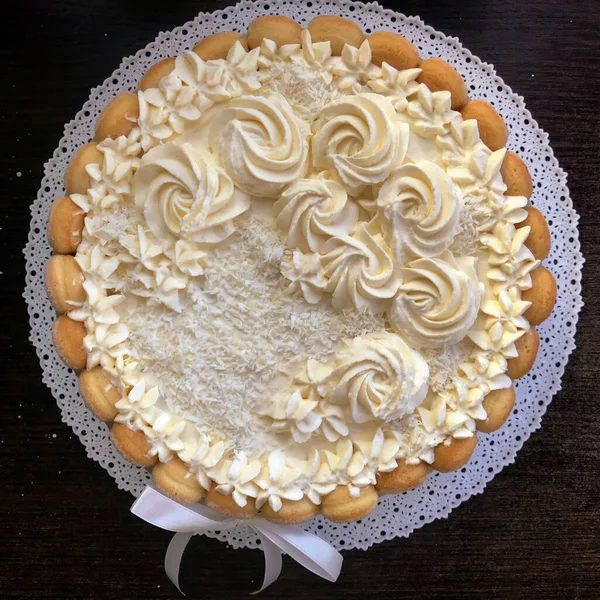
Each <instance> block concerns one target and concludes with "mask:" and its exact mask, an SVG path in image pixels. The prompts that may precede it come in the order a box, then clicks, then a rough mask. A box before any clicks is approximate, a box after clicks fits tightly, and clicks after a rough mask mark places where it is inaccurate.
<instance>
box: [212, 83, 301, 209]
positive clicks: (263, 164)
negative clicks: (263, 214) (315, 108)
mask: <svg viewBox="0 0 600 600" xmlns="http://www.w3.org/2000/svg"><path fill="white" fill-rule="evenodd" d="M202 126H205V127H208V144H209V146H210V149H211V151H212V152H213V153H214V154H215V156H216V157H217V161H218V162H219V164H221V165H223V167H224V169H225V171H226V172H227V173H228V175H229V176H230V177H231V179H232V180H233V181H234V182H235V184H236V186H237V187H239V188H240V189H241V190H242V191H244V192H246V193H248V194H250V195H252V196H259V197H269V198H272V197H275V196H278V195H279V193H280V192H281V191H282V190H283V188H284V187H286V186H287V185H289V184H290V183H292V182H294V181H296V180H297V179H299V178H301V177H303V176H304V174H305V172H306V169H307V166H308V163H307V157H308V142H307V137H308V135H309V131H308V125H306V124H305V123H304V122H303V121H300V119H298V118H297V117H296V115H295V114H294V111H293V110H292V107H291V106H290V105H289V104H288V102H287V100H286V99H285V98H284V97H283V96H281V95H280V94H274V93H273V94H270V95H269V96H267V97H261V96H241V97H240V98H236V99H234V100H231V101H229V102H227V103H224V104H221V105H218V106H215V107H214V108H213V109H212V110H210V111H208V112H207V113H206V114H205V116H204V117H203V120H202Z"/></svg>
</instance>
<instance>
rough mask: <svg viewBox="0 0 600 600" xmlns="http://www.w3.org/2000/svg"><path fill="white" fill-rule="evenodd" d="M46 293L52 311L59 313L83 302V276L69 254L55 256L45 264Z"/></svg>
mask: <svg viewBox="0 0 600 600" xmlns="http://www.w3.org/2000/svg"><path fill="white" fill-rule="evenodd" d="M46 292H47V293H48V298H49V300H50V302H51V303H52V306H54V310H56V312H59V313H66V312H69V311H70V310H73V309H74V308H77V307H78V306H80V305H81V304H82V303H83V301H84V300H85V290H84V289H83V274H82V273H81V269H80V268H79V265H78V264H77V261H76V260H75V259H74V258H73V257H72V256H70V255H69V254H55V255H54V256H52V257H51V258H50V260H49V261H48V262H47V264H46Z"/></svg>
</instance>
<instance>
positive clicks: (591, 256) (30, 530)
mask: <svg viewBox="0 0 600 600" xmlns="http://www.w3.org/2000/svg"><path fill="white" fill-rule="evenodd" d="M267 1H268V0H267ZM385 4H386V5H387V6H388V7H390V8H394V9H396V10H400V11H403V12H405V13H406V14H419V15H421V16H422V18H423V19H424V20H425V21H426V22H427V23H428V24H430V25H432V26H434V27H435V28H437V29H440V30H442V31H444V32H445V33H446V34H450V35H454V36H458V37H459V38H460V39H461V41H462V42H463V43H464V44H465V46H466V47H468V48H469V49H470V50H471V51H473V52H474V53H475V54H477V55H478V56H479V57H481V58H482V59H483V60H485V61H487V62H490V63H493V64H494V65H495V66H496V69H497V71H498V73H499V74H500V76H501V77H503V78H504V80H505V81H506V82H507V83H508V84H509V85H510V86H511V87H512V88H513V90H515V91H517V92H518V93H520V94H521V95H523V96H524V97H525V98H526V101H527V106H528V108H529V109H530V110H531V112H532V113H533V115H534V116H535V118H536V119H537V120H538V122H539V123H540V125H541V126H542V127H543V128H544V129H545V130H546V131H547V132H549V134H550V139H551V143H552V146H553V148H554V151H555V153H556V155H557V157H558V159H559V161H560V164H561V166H562V167H563V168H564V169H565V170H566V171H567V172H568V173H569V184H570V189H571V195H572V197H573V200H574V203H575V206H576V207H577V210H578V211H579V213H580V215H581V216H582V219H581V226H580V233H581V240H582V246H583V252H584V255H585V257H586V259H587V263H586V266H585V270H584V300H585V303H586V305H585V307H584V309H583V312H582V315H581V320H580V326H579V330H578V336H577V344H578V349H577V351H576V352H575V354H574V355H573V356H572V357H571V360H570V362H569V365H568V367H567V372H566V374H565V377H564V379H563V391H562V392H560V393H559V394H558V395H557V396H556V398H555V400H554V402H553V403H552V405H551V406H550V408H549V410H548V413H547V414H546V416H545V417H544V419H543V426H542V429H541V430H540V431H538V432H536V433H535V434H534V435H533V436H532V438H531V439H530V440H529V441H528V442H527V443H526V444H525V447H524V448H523V450H522V451H521V452H520V453H519V455H518V457H517V459H516V461H515V464H513V465H511V466H510V467H508V468H506V469H505V470H504V471H503V472H502V473H501V474H500V475H498V476H497V477H496V478H495V479H494V480H493V482H492V483H491V484H490V485H488V487H487V489H486V491H485V493H484V494H483V495H480V496H476V497H474V498H472V499H471V500H469V501H467V502H465V503H464V504H463V505H461V506H460V507H459V508H458V509H456V510H455V511H454V512H453V513H452V514H451V516H450V518H448V519H447V520H442V521H437V522H435V523H433V524H431V525H428V526H426V527H424V528H422V529H421V530H419V531H417V532H416V533H414V534H413V535H412V536H411V537H410V538H409V539H399V540H395V541H393V542H387V543H383V544H379V545H377V546H375V547H373V548H371V549H370V550H369V551H368V552H363V551H352V552H347V553H345V555H344V556H345V564H344V569H343V572H342V575H341V577H340V579H339V581H338V582H337V584H331V583H327V582H324V581H323V580H320V579H318V578H317V577H315V576H312V575H310V574H308V573H306V572H305V571H304V570H303V569H302V568H301V567H299V566H298V565H296V564H294V563H293V562H292V561H291V560H288V559H286V560H285V561H284V571H283V574H282V577H281V578H280V580H279V581H278V582H277V583H276V584H274V585H273V586H272V587H271V588H269V589H268V590H267V591H266V592H264V593H263V594H262V596H261V597H262V598H305V597H309V596H310V597H314V598H334V599H335V598H344V599H346V598H365V597H377V598H379V597H382V598H383V597H390V598H400V599H404V600H409V599H427V598H441V599H459V598H460V599H465V598H466V599H471V598H482V599H486V600H489V599H492V598H499V599H503V600H504V599H513V598H515V599H520V598H527V599H528V600H548V599H550V598H568V599H584V598H600V591H599V590H600V525H599V523H600V508H599V501H600V484H599V481H600V480H599V476H600V470H599V468H598V464H599V462H600V402H599V394H598V384H599V378H598V369H599V365H600V339H599V335H598V334H599V330H600V327H599V325H598V318H599V316H598V315H599V313H598V308H599V303H600V266H599V265H600V262H599V250H600V228H599V220H598V213H599V208H598V207H599V205H600V149H599V147H598V145H599V141H600V125H599V116H598V115H599V110H600V37H599V31H600V3H599V2H598V1H597V0H586V1H583V0H578V1H577V0H574V1H571V2H568V1H565V0H530V1H523V0H486V1H482V0H462V1H461V2H457V1H453V2H451V1H444V0H429V1H428V2H417V1H410V0H406V1H404V2H385ZM224 6H226V3H224V2H214V1H211V2H193V1H180V2H156V1H154V0H144V1H143V2H142V1H140V0H123V1H121V2H105V1H101V0H88V1H87V2H78V1H74V0H52V1H48V0H46V1H42V0H40V1H32V0H21V1H20V2H14V3H11V4H10V10H9V9H8V7H5V9H4V11H3V17H2V20H1V24H0V28H1V36H0V52H1V57H2V62H1V64H2V71H1V81H2V83H1V88H0V89H1V92H0V140H1V142H0V143H1V146H0V148H1V150H0V173H1V174H0V192H1V193H0V204H1V210H0V247H1V251H0V271H1V272H2V274H1V275H0V304H1V306H2V319H3V323H2V327H1V328H0V348H1V349H2V360H1V362H0V369H1V372H2V404H3V406H4V409H3V412H2V413H1V417H0V472H1V473H2V484H1V487H0V597H2V598H19V599H20V598H39V599H50V598H69V599H79V598H93V599H104V598H119V599H121V598H140V599H142V598H143V599H154V598H178V597H179V596H178V594H177V592H176V590H174V588H173V587H172V586H171V585H170V583H169V581H168V579H167V578H166V576H165V575H164V573H163V568H162V562H163V555H164V551H165V548H166V545H167V543H168V541H169V538H170V535H169V534H168V533H166V532H163V531H160V530H158V529H154V528H153V527H151V526H149V525H146V524H145V523H142V522H141V521H139V520H138V519H136V518H135V517H133V516H131V515H130V514H129V507H130V504H131V501H132V498H131V496H130V495H129V494H127V493H125V492H122V491H120V490H119V489H118V488H117V486H116V485H115V482H114V481H113V480H112V479H111V478H110V477H109V476H108V475H107V474H106V473H105V472H104V470H103V469H102V468H101V467H100V466H99V465H97V464H96V463H94V462H93V461H91V460H89V459H88V458H87V457H86V454H85V451H84V449H83V447H82V446H81V444H80V443H79V441H78V439H77V438H76V437H75V436H74V434H73V433H72V432H71V431H70V429H69V428H67V427H66V426H65V425H64V424H63V423H62V422H61V420H60V415H59V411H58V409H57V407H56V405H55V403H54V400H53V398H52V396H51V395H50V392H49V391H48V389H46V387H45V386H44V385H43V383H42V381H41V375H40V368H39V364H38V362H37V359H36V356H35V352H34V350H33V347H32V346H31V345H30V344H29V342H28V341H27V338H28V333H29V332H28V325H27V319H26V309H25V304H24V302H23V300H22V298H21V293H22V289H23V284H24V267H23V257H22V248H23V246H24V244H25V241H26V235H27V231H28V221H29V208H28V207H29V204H30V203H31V202H32V200H33V198H34V196H35V194H36V191H37V189H38V185H39V181H40V179H41V177H42V172H43V163H44V162H45V161H46V160H47V159H48V157H49V156H50V155H51V153H52V151H53V149H54V148H55V147H56V145H57V142H58V140H59V138H60V137H61V135H62V128H63V124H64V123H65V122H67V121H69V120H70V119H71V118H72V117H73V116H74V115H75V113H76V112H77V111H78V110H79V108H80V107H81V105H82V104H83V102H84V101H85V100H86V99H87V96H88V91H89V89H90V88H91V87H93V86H95V85H97V84H99V83H100V82H102V81H103V80H104V79H105V78H106V77H107V76H108V75H109V74H110V73H111V72H112V71H113V69H115V68H116V67H117V65H118V64H119V61H120V59H121V57H123V56H125V55H129V54H133V53H134V52H135V51H137V50H138V49H139V48H141V47H143V46H144V45H145V44H146V43H148V42H149V41H151V40H152V39H154V37H155V36H156V34H157V33H158V32H159V31H161V30H166V29H170V28H172V27H174V26H176V25H179V24H181V23H183V22H185V21H186V20H189V19H191V18H193V16H194V15H195V13H196V12H197V11H199V10H213V9H215V8H219V7H224ZM261 562H262V556H261V554H260V553H259V552H258V551H249V550H240V551H233V550H231V549H228V548H227V547H226V546H225V545H223V544H221V543H219V542H216V541H212V540H208V539H204V538H196V539H195V540H194V541H193V542H192V544H191V549H190V551H189V552H188V554H187V555H186V557H185V560H184V566H183V571H182V581H183V586H184V589H185V590H186V591H187V592H188V597H190V598H194V597H197V598H245V597H247V593H248V592H249V591H250V590H251V589H253V586H255V585H256V584H257V583H258V580H259V578H260V576H261V568H262V564H261Z"/></svg>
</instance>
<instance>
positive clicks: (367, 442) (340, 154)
mask: <svg viewBox="0 0 600 600" xmlns="http://www.w3.org/2000/svg"><path fill="white" fill-rule="evenodd" d="M419 73H420V70H419V69H410V70H406V71H398V70H396V69H394V68H393V67H391V66H389V65H387V64H385V63H384V64H383V65H381V67H379V66H377V65H374V64H373V63H372V54H371V49H370V47H369V43H368V41H365V42H364V43H363V44H362V45H361V47H360V48H358V49H357V48H353V47H349V46H346V47H345V48H344V50H343V52H342V55H341V56H335V57H334V56H332V55H331V47H330V44H329V43H328V42H318V43H313V42H312V40H311V38H310V34H309V33H308V31H306V30H305V31H304V32H303V33H302V40H301V43H300V44H290V45H284V46H281V47H277V45H276V44H275V43H274V42H272V41H270V40H264V41H263V43H262V45H261V46H260V48H255V49H253V50H251V51H249V52H248V51H246V50H244V48H243V47H242V46H241V44H239V43H236V44H235V45H234V46H233V47H232V48H231V50H230V51H229V53H228V55H227V57H226V58H225V59H219V60H212V61H204V60H202V59H201V58H199V57H198V56H197V55H196V54H194V53H193V52H187V53H185V54H184V55H183V56H180V57H177V59H176V61H175V69H174V70H173V72H172V73H170V74H169V75H168V76H167V77H164V78H163V79H162V80H161V81H160V82H159V84H158V86H157V87H156V88H151V89H148V90H145V91H144V92H139V93H138V97H139V101H140V116H139V119H138V122H137V126H136V127H135V128H134V129H133V131H132V132H131V134H130V135H129V136H127V137H120V138H117V139H115V140H111V139H108V140H104V141H102V142H101V143H99V144H98V150H99V151H100V152H101V153H102V154H103V161H102V163H101V164H99V165H89V166H88V167H87V172H88V174H89V176H90V181H91V186H90V188H89V190H88V191H87V193H86V194H75V195H73V196H72V199H73V201H74V202H75V203H76V204H77V205H78V206H80V207H81V208H82V210H84V211H85V212H86V213H87V215H86V218H85V224H84V230H83V233H82V242H81V244H80V246H79V248H78V251H77V255H76V260H77V262H78V264H79V265H80V266H81V269H82V271H83V273H84V277H85V283H84V289H85V292H86V301H85V302H84V303H83V304H82V305H81V306H78V307H76V308H75V309H74V310H73V311H71V313H70V316H71V317H72V318H73V319H76V320H79V321H82V322H84V323H85V326H86V330H87V335H86V337H85V340H84V345H85V348H86V350H87V352H88V368H92V367H94V366H96V365H100V366H101V367H102V369H103V372H104V373H105V374H106V376H107V377H108V378H109V380H110V381H111V382H112V383H113V384H114V385H115V386H116V387H117V389H118V390H119V392H120V393H121V399H120V400H119V402H118V403H117V409H118V411H119V414H118V416H117V421H119V422H123V423H126V424H127V425H128V426H129V427H132V428H134V429H139V430H141V431H143V432H144V433H145V435H146V436H147V438H148V440H149V442H150V445H151V453H152V454H156V455H157V456H158V457H159V459H160V460H161V461H168V460H170V459H171V457H173V456H178V457H180V458H181V459H182V460H183V461H185V462H186V463H187V464H188V465H189V467H190V471H191V473H192V475H193V476H194V477H195V478H196V479H197V480H198V481H199V483H200V484H201V485H202V486H204V487H205V488H206V489H210V488H211V486H213V485H214V486H215V487H216V490H217V491H218V492H219V493H222V494H230V495H231V496H232V498H233V499H234V501H235V502H236V503H237V504H238V505H239V506H245V505H246V504H248V503H249V502H250V503H253V504H254V505H255V506H257V507H259V508H260V507H261V506H263V505H265V504H267V503H268V504H269V506H271V507H272V508H273V510H279V509H280V508H281V506H282V505H283V502H284V501H286V500H299V499H301V498H302V497H304V496H306V497H307V498H309V499H310V501H311V502H314V503H315V504H318V503H320V501H321V497H322V496H323V495H326V494H328V493H330V492H332V491H333V490H334V489H335V488H336V487H337V486H339V485H342V486H348V490H349V493H350V494H351V495H352V496H354V497H356V496H357V495H358V494H359V493H360V488H361V487H363V486H366V485H372V484H374V483H375V482H376V474H377V473H378V472H385V471H391V470H393V469H394V468H396V466H397V464H398V461H404V462H407V463H409V464H417V463H419V462H420V461H425V462H426V463H431V462H432V461H433V458H434V455H433V450H434V448H435V447H436V446H437V445H438V444H440V443H442V442H444V440H446V439H448V437H454V438H464V437H470V436H472V435H473V432H474V431H475V427H476V420H477V419H484V418H485V416H486V415H485V409H484V408H483V405H482V401H483V399H484V398H485V395H486V394H487V393H489V392H490V391H492V390H497V389H502V388H505V387H509V386H510V385H511V380H510V378H509V377H508V376H507V375H506V369H507V359H508V358H511V357H514V356H516V348H515V341H516V340H518V339H519V337H520V336H522V335H523V334H524V333H525V331H527V329H528V328H529V323H528V322H527V320H526V319H525V318H524V316H523V315H524V312H525V311H526V310H527V308H528V306H529V304H528V303H527V302H524V301H522V299H521V292H522V291H523V290H525V289H528V288H529V287H530V286H531V276H530V273H531V271H532V270H533V269H534V268H535V267H536V266H537V265H538V264H539V261H536V260H535V258H534V257H533V255H532V254H531V252H530V251H529V250H528V249H527V248H526V246H525V245H524V242H525V240H526V238H527V235H528V234H529V228H527V227H523V228H519V229H517V228H516V225H517V224H519V223H520V222H521V221H523V220H524V219H525V217H526V212H525V211H524V210H523V209H524V207H525V206H526V202H527V201H526V199H525V198H521V197H510V196H506V186H505V185H504V183H503V181H502V176H501V173H500V167H501V164H502V160H503V158H504V154H505V150H498V151H496V152H492V151H490V150H489V149H488V148H487V147H486V146H485V145H484V144H483V143H482V141H481V139H480V137H479V132H478V129H477V123H476V122H475V121H464V120H463V119H462V117H461V115H460V114H458V113H456V112H454V111H452V110H451V107H450V95H449V93H448V92H432V91H431V90H429V89H428V88H427V86H425V85H424V84H419V83H417V81H416V79H417V77H418V75H419Z"/></svg>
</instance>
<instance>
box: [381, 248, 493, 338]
mask: <svg viewBox="0 0 600 600" xmlns="http://www.w3.org/2000/svg"><path fill="white" fill-rule="evenodd" d="M402 275H403V283H402V285H401V286H400V289H399V290H398V294H397V295H396V298H395V299H394V302H393V304H392V308H391V310H390V314H389V319H390V322H391V324H392V326H393V327H394V329H395V330H396V331H399V332H401V333H402V334H403V335H404V336H406V338H407V339H408V340H409V341H411V342H412V343H414V344H415V345H417V346H422V347H426V348H442V347H444V346H451V345H452V344H456V343H457V342H459V341H460V340H461V339H462V338H463V337H464V336H465V335H466V333H467V331H468V330H469V329H470V327H471V326H472V325H473V323H474V322H475V319H476V317H477V312H478V311H479V304H480V302H481V297H482V294H483V286H482V284H481V283H479V281H478V280H477V275H476V272H475V259H474V258H473V257H460V258H456V259H455V258H454V256H452V254H451V253H450V252H445V253H444V254H442V256H440V257H438V258H420V259H417V260H415V261H413V262H411V263H409V264H408V265H407V266H406V267H404V268H403V269H402Z"/></svg>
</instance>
